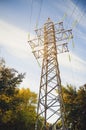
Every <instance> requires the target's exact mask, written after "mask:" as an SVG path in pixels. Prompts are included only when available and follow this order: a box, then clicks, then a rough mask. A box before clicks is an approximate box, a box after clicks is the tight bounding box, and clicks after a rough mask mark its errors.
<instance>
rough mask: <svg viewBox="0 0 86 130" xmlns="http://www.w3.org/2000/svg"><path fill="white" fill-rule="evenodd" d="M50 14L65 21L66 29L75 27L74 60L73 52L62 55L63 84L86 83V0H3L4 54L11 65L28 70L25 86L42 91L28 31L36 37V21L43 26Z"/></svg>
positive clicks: (0, 34)
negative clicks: (29, 43)
mask: <svg viewBox="0 0 86 130" xmlns="http://www.w3.org/2000/svg"><path fill="white" fill-rule="evenodd" d="M40 8H41V9H40ZM48 17H50V18H51V20H52V21H53V22H55V23H56V22H60V21H62V20H63V22H64V28H65V29H70V28H72V29H73V35H74V38H73V42H74V47H73V45H72V41H70V43H69V50H70V57H71V62H70V61H69V53H66V54H61V55H59V56H58V59H59V66H60V74H61V80H62V84H64V85H65V84H67V83H69V84H73V85H75V86H81V85H83V84H85V83H86V1H85V0H0V57H3V58H5V61H6V64H7V66H9V67H12V68H15V69H16V70H18V71H19V72H20V73H21V72H22V73H23V72H26V77H25V79H24V81H23V83H22V84H21V87H29V88H30V89H31V90H32V91H35V92H38V89H39V84H40V83H39V82H40V70H41V68H40V67H39V66H38V64H37V62H36V60H35V58H34V56H33V54H32V52H31V49H30V46H29V45H28V43H27V41H28V34H30V35H31V36H32V37H33V36H34V34H35V33H34V29H35V27H36V24H38V27H42V26H43V24H44V23H45V22H46V20H47V18H48ZM76 21H77V22H76ZM75 23H76V24H75Z"/></svg>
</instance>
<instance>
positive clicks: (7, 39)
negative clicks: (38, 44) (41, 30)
mask: <svg viewBox="0 0 86 130" xmlns="http://www.w3.org/2000/svg"><path fill="white" fill-rule="evenodd" d="M27 37H28V33H27V32H25V31H23V30H21V29H19V28H17V27H15V26H13V25H10V24H8V23H6V22H4V21H1V20H0V46H3V47H5V49H6V50H7V51H8V52H9V54H12V55H14V56H17V57H19V58H27V57H28V56H29V55H30V53H29V52H30V51H31V50H30V47H29V45H28V42H27V40H28V39H27Z"/></svg>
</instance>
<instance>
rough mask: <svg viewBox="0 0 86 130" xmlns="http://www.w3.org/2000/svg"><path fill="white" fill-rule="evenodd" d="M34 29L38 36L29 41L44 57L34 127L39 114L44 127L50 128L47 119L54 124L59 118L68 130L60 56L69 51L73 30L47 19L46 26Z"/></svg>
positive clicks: (34, 51)
mask: <svg viewBox="0 0 86 130" xmlns="http://www.w3.org/2000/svg"><path fill="white" fill-rule="evenodd" d="M35 31H36V34H37V38H35V39H33V40H29V44H30V46H31V48H32V52H33V54H34V56H35V57H36V59H37V60H38V59H42V60H41V61H42V70H41V79H40V89H39V99H38V108H37V121H36V125H35V130H37V128H38V121H39V119H40V117H43V118H44V125H43V130H49V128H48V127H47V122H53V124H55V123H57V122H58V121H59V120H60V121H61V122H62V128H61V129H62V130H66V126H65V122H64V115H65V111H64V103H63V98H62V88H61V79H60V71H59V65H58V57H57V55H58V54H59V53H64V52H68V42H69V40H70V39H71V38H73V36H72V30H71V29H70V30H65V29H64V28H63V22H60V23H56V24H54V23H53V22H52V21H51V20H50V18H48V20H47V22H46V23H45V24H44V27H43V28H40V29H37V30H35Z"/></svg>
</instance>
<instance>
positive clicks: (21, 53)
mask: <svg viewBox="0 0 86 130" xmlns="http://www.w3.org/2000/svg"><path fill="white" fill-rule="evenodd" d="M27 35H28V33H27V32H25V31H23V30H21V29H19V28H17V27H15V26H13V25H10V24H8V23H6V22H4V21H0V45H1V46H3V47H5V48H6V49H7V51H8V52H9V54H11V55H14V56H16V57H17V58H26V59H27V58H28V57H29V60H31V59H32V58H33V57H32V54H31V49H30V47H29V45H28V43H27V40H28V39H27ZM58 57H59V64H60V65H61V66H62V67H63V68H64V69H65V70H67V69H70V70H71V64H72V67H73V68H72V69H73V70H74V73H75V75H77V76H79V77H80V74H82V75H85V74H86V61H84V60H82V59H81V58H79V57H78V56H76V55H75V54H73V53H71V54H70V57H71V62H70V61H69V55H68V53H67V54H60V55H59V56H58ZM31 61H32V60H31ZM31 61H30V62H31ZM30 65H31V63H30ZM32 71H33V70H32ZM77 72H78V73H77ZM33 73H34V72H33ZM78 74H79V75H78ZM62 75H63V78H65V80H67V79H68V78H69V77H70V78H69V79H71V82H73V81H72V78H71V76H70V72H68V73H67V72H64V71H63V72H62ZM64 75H65V76H64ZM29 78H30V77H29ZM34 78H35V76H34ZM80 78H81V77H80ZM82 78H83V76H82ZM31 80H32V81H33V79H32V78H31ZM82 80H84V81H85V79H81V80H79V81H80V82H81V81H82ZM32 81H31V82H32ZM34 81H35V79H34ZM79 81H78V83H79ZM26 82H27V83H28V80H27V81H26Z"/></svg>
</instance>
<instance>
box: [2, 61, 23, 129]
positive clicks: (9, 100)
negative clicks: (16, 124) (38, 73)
mask: <svg viewBox="0 0 86 130" xmlns="http://www.w3.org/2000/svg"><path fill="white" fill-rule="evenodd" d="M23 78H24V74H18V72H17V71H16V70H14V69H10V68H7V67H6V66H5V64H4V62H3V61H1V60H0V130H2V129H4V130H5V129H7V128H8V127H7V126H8V124H9V123H10V121H11V122H13V120H14V119H15V116H14V113H15V111H16V107H17V106H18V105H19V103H20V99H18V98H17V97H16V95H17V93H18V89H17V86H18V85H19V84H20V83H21V82H22V80H23ZM6 125H7V126H6ZM5 127H6V128H5Z"/></svg>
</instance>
